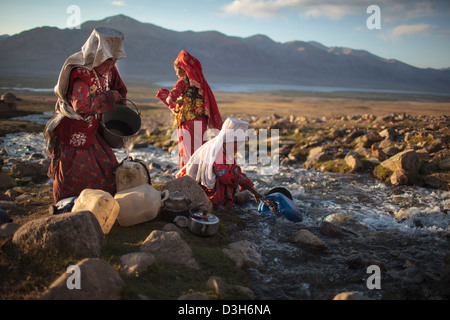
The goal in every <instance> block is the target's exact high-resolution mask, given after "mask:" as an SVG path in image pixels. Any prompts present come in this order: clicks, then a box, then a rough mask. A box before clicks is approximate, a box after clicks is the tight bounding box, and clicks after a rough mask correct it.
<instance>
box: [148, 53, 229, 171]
mask: <svg viewBox="0 0 450 320" xmlns="http://www.w3.org/2000/svg"><path fill="white" fill-rule="evenodd" d="M174 68H175V73H176V74H177V76H178V78H179V80H178V81H177V83H176V84H175V85H174V87H173V89H172V90H170V91H169V90H167V89H160V90H159V91H158V93H157V95H156V96H157V97H158V98H160V99H161V100H162V101H163V102H164V103H165V104H166V105H167V106H168V107H169V109H170V110H171V111H172V112H173V113H174V114H175V120H174V125H175V126H176V127H177V134H178V154H179V163H180V168H182V167H183V166H184V165H185V164H186V163H187V162H188V161H189V158H190V157H191V155H192V154H193V153H194V152H195V150H197V149H198V147H200V146H201V145H202V144H203V143H204V142H205V141H206V140H205V136H204V134H205V132H206V130H207V129H208V128H209V129H217V130H220V129H221V128H222V118H221V116H220V113H219V110H218V107H217V103H216V99H215V97H214V94H213V92H212V90H211V88H210V87H209V85H208V82H206V79H205V77H204V76H203V71H202V65H201V64H200V61H198V60H197V59H196V58H195V57H193V56H191V55H190V54H189V53H187V52H186V51H184V50H181V52H180V54H179V55H178V57H177V59H176V60H175V62H174Z"/></svg>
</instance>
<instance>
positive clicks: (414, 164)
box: [380, 149, 422, 173]
mask: <svg viewBox="0 0 450 320" xmlns="http://www.w3.org/2000/svg"><path fill="white" fill-rule="evenodd" d="M380 165H381V166H383V167H384V168H387V169H389V170H391V171H392V172H395V171H397V170H404V171H407V172H411V173H417V172H418V171H419V169H420V166H421V165H422V161H421V157H420V156H419V155H418V154H417V152H416V151H414V150H412V149H409V150H405V151H403V152H399V153H397V154H396V155H394V156H392V157H390V158H389V159H387V160H385V161H383V162H382V163H380Z"/></svg>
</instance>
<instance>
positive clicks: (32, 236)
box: [13, 211, 105, 257]
mask: <svg viewBox="0 0 450 320" xmlns="http://www.w3.org/2000/svg"><path fill="white" fill-rule="evenodd" d="M13 243H15V244H18V245H23V246H30V247H39V248H41V249H43V250H49V251H53V252H62V251H66V252H70V253H72V254H74V255H78V256H82V257H98V256H99V255H100V250H101V248H102V246H103V245H104V244H105V236H104V234H103V232H102V229H101V227H100V224H99V223H98V221H97V219H96V218H95V216H94V215H93V214H92V213H91V212H89V211H79V212H69V213H64V214H60V215H55V216H50V217H45V218H40V219H36V220H33V221H30V222H27V223H26V224H24V225H23V226H21V227H20V228H19V229H18V230H17V231H16V233H15V234H14V237H13Z"/></svg>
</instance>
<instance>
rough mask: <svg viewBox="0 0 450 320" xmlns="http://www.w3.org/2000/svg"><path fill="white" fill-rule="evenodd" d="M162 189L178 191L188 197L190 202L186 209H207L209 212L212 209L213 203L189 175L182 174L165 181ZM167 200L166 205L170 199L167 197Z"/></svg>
mask: <svg viewBox="0 0 450 320" xmlns="http://www.w3.org/2000/svg"><path fill="white" fill-rule="evenodd" d="M163 190H169V193H170V194H172V193H174V192H176V191H178V192H179V193H181V194H183V195H184V196H185V197H186V198H187V199H189V200H190V202H189V204H187V208H186V210H189V209H190V210H199V211H202V210H207V211H208V212H211V211H212V209H213V204H212V202H211V200H209V198H208V196H207V195H206V193H205V192H204V191H203V189H202V187H201V186H200V185H199V184H198V182H197V181H195V180H194V179H192V178H191V177H190V176H183V177H180V178H177V179H174V180H171V181H169V182H167V184H166V185H165V186H164V188H163ZM177 201H178V200H177ZM167 202H168V203H167V206H168V207H169V206H170V202H171V199H170V198H169V199H168V200H167ZM163 209H164V208H163Z"/></svg>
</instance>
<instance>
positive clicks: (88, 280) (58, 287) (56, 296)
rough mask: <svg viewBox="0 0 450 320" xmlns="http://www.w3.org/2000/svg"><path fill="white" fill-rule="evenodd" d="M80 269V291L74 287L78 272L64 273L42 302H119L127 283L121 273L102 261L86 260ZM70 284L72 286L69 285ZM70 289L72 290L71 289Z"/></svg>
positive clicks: (80, 263)
mask: <svg viewBox="0 0 450 320" xmlns="http://www.w3.org/2000/svg"><path fill="white" fill-rule="evenodd" d="M76 266H78V267H79V284H80V287H79V289H78V288H77V287H76V286H75V287H72V286H73V285H75V284H76V280H73V279H72V278H71V279H69V277H72V276H75V272H76V271H71V270H69V271H70V272H69V273H67V272H66V273H63V274H62V275H61V276H60V277H59V278H58V279H56V280H55V282H53V283H52V284H51V285H50V287H49V288H48V290H47V291H46V292H45V293H44V294H43V295H42V296H41V300H119V299H120V298H121V291H122V288H123V287H124V285H125V283H124V281H123V280H122V278H121V277H120V275H119V273H118V272H117V271H116V270H115V269H114V268H113V267H112V266H111V265H109V264H108V263H107V262H106V261H104V260H102V259H97V258H94V259H92V258H91V259H84V260H82V261H80V262H79V263H78V264H77V265H76ZM68 284H70V286H69V285H68ZM69 287H70V288H69Z"/></svg>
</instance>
